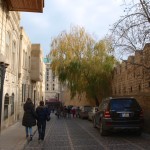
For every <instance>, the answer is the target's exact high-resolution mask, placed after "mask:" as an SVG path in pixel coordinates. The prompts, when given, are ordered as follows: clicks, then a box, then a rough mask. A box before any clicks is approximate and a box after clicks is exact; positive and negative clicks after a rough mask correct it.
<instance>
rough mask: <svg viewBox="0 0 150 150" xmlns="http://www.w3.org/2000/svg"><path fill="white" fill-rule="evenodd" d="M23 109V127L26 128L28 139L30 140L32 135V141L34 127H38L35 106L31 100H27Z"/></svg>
mask: <svg viewBox="0 0 150 150" xmlns="http://www.w3.org/2000/svg"><path fill="white" fill-rule="evenodd" d="M23 108H24V115H23V119H22V125H23V126H25V128H26V137H27V138H28V137H29V133H30V140H32V126H35V125H36V114H35V111H34V105H33V103H32V101H31V99H30V98H27V100H26V103H25V104H24V107H23Z"/></svg>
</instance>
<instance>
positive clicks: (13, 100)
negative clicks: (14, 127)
mask: <svg viewBox="0 0 150 150" xmlns="http://www.w3.org/2000/svg"><path fill="white" fill-rule="evenodd" d="M0 18H1V19H0V63H1V66H0V67H1V70H0V71H1V91H0V103H1V106H0V109H1V110H0V111H1V113H0V115H1V117H0V119H1V128H2V129H3V128H5V127H7V126H9V125H11V124H13V123H14V122H15V121H16V120H17V111H18V110H17V108H16V106H17V105H18V63H19V59H18V58H19V42H20V41H19V40H20V26H19V25H20V14H19V13H18V12H9V11H8V10H7V8H6V7H5V4H4V3H3V1H0ZM7 64H8V67H7ZM3 66H6V67H7V68H6V73H5V70H4V68H3ZM4 73H5V77H4ZM3 79H4V88H3V89H2V87H3V85H2V80H3Z"/></svg>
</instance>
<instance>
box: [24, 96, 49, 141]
mask: <svg viewBox="0 0 150 150" xmlns="http://www.w3.org/2000/svg"><path fill="white" fill-rule="evenodd" d="M49 117H50V111H49V109H48V107H46V106H45V105H44V101H40V103H39V106H38V107H37V108H36V110H35V108H34V104H33V102H32V100H31V99H30V98H27V100H26V102H25V104H24V115H23V119H22V125H23V126H25V130H26V138H28V137H29V138H30V141H31V140H32V136H33V132H32V127H33V126H35V125H37V127H38V133H39V138H38V140H44V137H45V129H46V121H47V120H48V119H47V118H49Z"/></svg>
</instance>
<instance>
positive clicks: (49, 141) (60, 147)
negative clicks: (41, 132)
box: [25, 114, 150, 150]
mask: <svg viewBox="0 0 150 150" xmlns="http://www.w3.org/2000/svg"><path fill="white" fill-rule="evenodd" d="M149 142H150V136H149V135H146V134H142V136H140V137H137V136H135V135H131V134H126V135H125V134H124V133H121V134H120V133H118V134H112V135H110V136H107V137H101V136H100V134H99V132H98V129H95V128H93V124H92V122H90V121H88V120H82V119H79V118H71V119H63V118H61V119H57V118H56V116H54V115H53V114H52V115H51V120H50V122H48V123H47V129H46V136H45V140H44V141H40V142H38V133H37V132H36V133H35V135H34V137H33V141H31V142H30V143H29V144H28V145H27V146H26V147H25V150H150V145H149Z"/></svg>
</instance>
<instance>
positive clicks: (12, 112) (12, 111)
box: [11, 93, 15, 115]
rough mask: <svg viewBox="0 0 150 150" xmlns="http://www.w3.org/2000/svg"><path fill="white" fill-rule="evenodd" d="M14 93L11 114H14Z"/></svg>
mask: <svg viewBox="0 0 150 150" xmlns="http://www.w3.org/2000/svg"><path fill="white" fill-rule="evenodd" d="M14 97H15V95H14V93H12V96H11V115H13V114H14Z"/></svg>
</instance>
